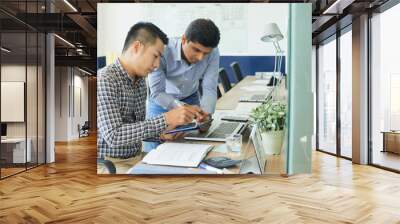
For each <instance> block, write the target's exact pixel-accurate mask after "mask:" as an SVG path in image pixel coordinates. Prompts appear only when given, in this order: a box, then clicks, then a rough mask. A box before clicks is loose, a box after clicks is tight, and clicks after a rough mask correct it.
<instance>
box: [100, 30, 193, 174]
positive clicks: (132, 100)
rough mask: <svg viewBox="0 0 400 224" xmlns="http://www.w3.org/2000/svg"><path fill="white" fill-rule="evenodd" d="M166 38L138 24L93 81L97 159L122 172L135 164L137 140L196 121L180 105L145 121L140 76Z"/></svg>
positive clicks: (153, 64)
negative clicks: (114, 57) (117, 55)
mask: <svg viewBox="0 0 400 224" xmlns="http://www.w3.org/2000/svg"><path fill="white" fill-rule="evenodd" d="M167 43H168V38H167V36H166V35H165V34H164V33H163V32H162V31H161V30H160V29H159V28H158V27H157V26H155V25H154V24H152V23H137V24H135V25H134V26H132V28H131V29H130V30H129V32H128V35H127V36H126V39H125V43H124V48H123V51H122V55H121V56H120V57H119V58H118V59H117V60H116V61H115V62H114V63H113V64H111V65H108V66H107V67H105V68H103V69H101V70H100V71H99V75H98V79H97V116H98V117H97V124H98V138H97V139H98V140H97V154H98V155H97V156H98V158H100V159H105V160H110V161H112V162H113V163H114V164H115V166H116V168H117V173H125V172H126V171H127V170H128V169H129V168H130V167H132V166H133V165H134V164H135V163H136V162H138V160H140V159H141V158H140V156H139V155H140V152H141V141H142V140H144V139H147V138H158V137H160V135H161V134H162V133H163V131H165V130H166V129H169V128H175V127H176V126H177V125H182V124H186V123H188V122H191V121H192V120H193V119H194V117H195V116H197V118H199V114H201V110H200V109H199V108H196V107H179V108H176V109H174V110H171V111H169V112H166V113H163V114H161V113H160V114H158V115H157V116H154V117H152V118H151V119H147V120H146V119H145V109H146V108H145V101H146V96H147V94H146V93H147V89H146V83H145V80H144V78H145V77H146V76H147V74H148V73H150V72H152V71H153V70H154V69H156V68H158V67H159V65H160V57H161V54H162V53H163V51H164V45H165V44H167Z"/></svg>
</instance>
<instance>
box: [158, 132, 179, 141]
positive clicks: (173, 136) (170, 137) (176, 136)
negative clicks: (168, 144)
mask: <svg viewBox="0 0 400 224" xmlns="http://www.w3.org/2000/svg"><path fill="white" fill-rule="evenodd" d="M183 136H184V133H183V132H178V133H175V134H161V135H160V139H161V140H163V141H173V140H176V139H180V138H182V137H183Z"/></svg>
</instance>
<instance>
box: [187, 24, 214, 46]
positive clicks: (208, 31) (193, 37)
mask: <svg viewBox="0 0 400 224" xmlns="http://www.w3.org/2000/svg"><path fill="white" fill-rule="evenodd" d="M185 36H186V39H187V40H188V41H191V42H197V43H199V44H201V45H203V46H204V47H211V48H215V47H217V46H218V44H219V39H220V34H219V29H218V27H217V26H216V25H215V24H214V22H213V21H211V20H210V19H196V20H194V21H192V22H191V23H190V24H189V26H188V28H187V29H186V31H185Z"/></svg>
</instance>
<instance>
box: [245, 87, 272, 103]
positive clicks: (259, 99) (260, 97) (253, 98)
mask: <svg viewBox="0 0 400 224" xmlns="http://www.w3.org/2000/svg"><path fill="white" fill-rule="evenodd" d="M266 88H267V93H263V94H261V93H258V94H253V95H250V96H242V97H240V98H239V102H255V103H263V102H264V101H265V100H267V99H268V97H269V96H270V94H271V92H272V89H273V87H266Z"/></svg>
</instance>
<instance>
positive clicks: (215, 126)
mask: <svg viewBox="0 0 400 224" xmlns="http://www.w3.org/2000/svg"><path fill="white" fill-rule="evenodd" d="M246 127H247V123H245V122H232V121H221V120H219V119H218V120H214V121H213V123H212V125H211V127H210V129H209V130H208V131H207V132H205V133H200V132H198V131H194V132H189V133H188V134H187V135H186V136H185V137H184V139H186V140H195V141H214V142H225V138H226V136H227V135H229V134H241V133H242V132H243V131H244V130H245V129H246Z"/></svg>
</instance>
